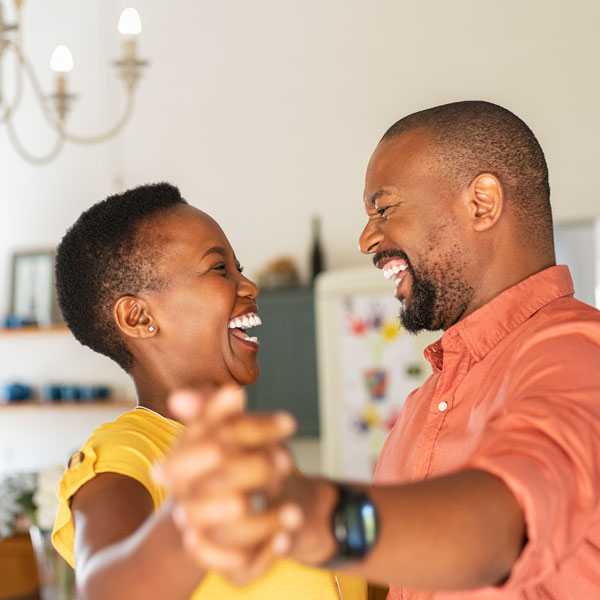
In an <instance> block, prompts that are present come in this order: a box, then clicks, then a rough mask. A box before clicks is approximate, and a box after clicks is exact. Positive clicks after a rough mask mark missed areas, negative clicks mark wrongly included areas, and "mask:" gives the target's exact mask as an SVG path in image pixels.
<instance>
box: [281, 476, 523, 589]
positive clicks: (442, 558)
mask: <svg viewBox="0 0 600 600" xmlns="http://www.w3.org/2000/svg"><path fill="white" fill-rule="evenodd" d="M306 483H307V485H306V486H302V485H301V484H300V486H299V488H298V489H299V490H301V489H302V488H303V487H304V490H303V491H296V492H293V491H292V494H293V495H296V496H298V501H299V502H300V503H301V504H302V505H303V506H304V507H305V508H306V510H305V514H306V518H307V521H306V523H305V526H304V527H303V529H302V531H301V533H300V535H299V536H298V537H297V539H296V541H295V544H294V547H293V550H292V555H293V556H294V557H295V558H297V559H298V560H301V561H303V562H308V563H311V564H318V563H321V562H323V561H324V560H326V559H327V558H329V556H331V553H332V551H333V550H332V549H333V548H335V540H334V538H333V535H332V533H331V527H330V522H329V520H330V518H331V513H332V510H333V507H334V505H335V502H336V497H337V495H336V492H335V488H334V486H333V485H332V484H331V482H328V481H327V480H319V479H313V480H311V481H310V483H309V482H308V481H307V482H306ZM360 487H364V489H365V490H366V491H367V493H368V494H369V496H370V497H371V498H372V500H373V501H374V503H375V506H376V508H377V511H378V514H379V536H378V540H377V542H376V544H375V546H374V547H373V548H372V550H371V551H370V553H369V554H368V556H367V558H366V559H365V560H363V561H362V562H360V563H349V564H348V566H347V567H346V570H348V571H349V572H351V573H352V574H354V575H358V576H360V577H363V578H365V579H368V580H370V581H373V582H379V583H382V584H391V585H397V586H402V587H407V588H412V589H436V590H440V589H469V588H477V587H483V586H486V585H494V584H497V583H499V582H501V581H502V580H503V579H505V578H506V577H507V576H508V575H509V573H510V570H511V567H512V565H513V564H514V562H515V560H516V559H517V558H518V556H519V554H520V552H521V550H522V547H523V541H524V538H525V524H524V518H523V514H522V511H521V509H520V507H519V506H518V504H517V502H516V500H515V498H514V496H513V495H512V493H511V492H510V490H509V489H508V488H507V487H506V485H505V484H504V483H503V482H502V481H501V480H500V479H498V478H497V477H495V476H493V475H490V474H489V473H486V472H483V471H476V470H472V471H462V472H458V473H455V474H451V475H447V476H444V477H439V478H435V479H430V480H426V481H423V482H418V483H411V484H407V485H390V486H381V485H379V486H377V485H376V486H372V487H367V486H360ZM307 489H308V490H309V491H308V492H307Z"/></svg>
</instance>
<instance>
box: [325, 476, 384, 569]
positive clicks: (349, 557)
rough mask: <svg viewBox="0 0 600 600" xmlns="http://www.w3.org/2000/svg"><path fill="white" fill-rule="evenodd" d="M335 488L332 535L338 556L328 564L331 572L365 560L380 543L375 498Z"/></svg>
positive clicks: (343, 485)
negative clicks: (335, 499) (332, 569)
mask: <svg viewBox="0 0 600 600" xmlns="http://www.w3.org/2000/svg"><path fill="white" fill-rule="evenodd" d="M335 486H336V488H337V491H338V502H337V504H336V506H335V508H334V509H333V514H332V515H331V531H332V533H333V537H334V538H335V540H336V542H337V553H336V554H335V555H334V556H333V557H332V558H330V559H329V560H328V561H327V562H326V563H325V565H324V566H326V567H328V568H332V567H339V566H341V565H343V564H345V563H348V562H354V561H359V560H362V559H363V558H365V557H366V556H367V554H368V553H369V551H370V550H371V548H372V547H373V545H374V544H375V542H376V541H377V534H378V530H379V519H378V516H377V509H376V508H375V505H374V504H373V501H372V500H371V498H369V496H368V495H367V494H366V493H365V492H363V491H362V490H359V489H357V488H353V487H351V486H349V485H345V484H342V483H337V484H335Z"/></svg>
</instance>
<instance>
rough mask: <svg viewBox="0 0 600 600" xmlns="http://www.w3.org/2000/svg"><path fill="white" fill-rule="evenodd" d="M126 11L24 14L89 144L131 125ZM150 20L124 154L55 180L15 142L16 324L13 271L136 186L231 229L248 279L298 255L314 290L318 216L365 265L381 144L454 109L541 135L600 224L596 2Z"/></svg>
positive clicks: (91, 5)
mask: <svg viewBox="0 0 600 600" xmlns="http://www.w3.org/2000/svg"><path fill="white" fill-rule="evenodd" d="M5 1H6V0H5ZM126 5H127V2H126V0H110V1H105V2H101V1H100V0H86V1H85V2H81V0H28V1H27V2H25V3H24V7H25V17H26V24H25V28H24V29H25V31H24V34H25V38H26V41H27V44H26V46H27V49H28V52H29V55H30V56H31V58H32V60H33V61H34V63H35V64H36V66H37V67H38V71H39V72H40V73H43V74H44V75H43V78H44V80H45V84H46V85H47V86H50V85H51V78H50V73H49V69H48V68H47V62H48V57H49V55H50V52H51V50H52V48H53V47H54V45H55V44H58V43H60V42H64V43H68V44H69V45H70V46H71V49H72V51H73V53H74V56H75V61H76V68H75V70H74V71H73V73H72V78H71V79H72V83H73V87H74V89H76V91H77V92H78V93H80V98H79V100H78V101H77V104H76V106H75V108H74V110H73V113H72V116H71V117H70V122H71V124H72V127H73V129H76V130H78V131H83V132H86V133H87V132H92V131H95V130H99V129H102V128H103V127H104V126H105V125H107V124H108V123H109V122H110V118H111V117H114V116H116V114H117V112H118V109H119V107H120V103H121V101H122V96H121V90H120V87H119V85H118V83H117V82H116V81H115V80H114V78H113V77H112V76H113V73H112V71H111V68H109V66H108V61H109V60H110V59H112V58H114V57H115V56H116V54H117V53H118V52H119V40H118V39H117V38H118V34H117V33H116V28H115V23H116V21H117V19H118V15H119V12H120V10H121V9H122V8H123V7H124V6H126ZM136 6H137V7H138V9H139V10H140V13H141V15H142V18H143V22H144V32H143V34H142V38H141V44H140V45H141V52H142V54H143V55H144V56H146V57H148V58H149V59H150V60H151V61H152V66H151V68H150V69H149V70H148V72H147V73H146V75H145V77H144V79H143V81H142V82H141V85H140V88H139V94H138V98H137V110H136V112H135V114H134V117H133V120H132V122H131V123H130V125H129V127H128V128H127V129H126V130H125V132H124V133H123V135H122V136H120V137H119V138H118V139H117V141H116V142H115V143H114V144H104V145H101V146H96V147H92V148H85V147H83V148H82V147H75V146H69V147H68V148H67V150H66V151H65V152H64V153H63V155H62V156H61V158H60V159H59V160H58V161H56V162H55V163H53V164H52V165H51V166H49V167H43V168H39V167H29V166H28V165H26V164H24V163H23V162H21V160H20V159H19V158H17V157H16V156H15V154H14V153H13V152H12V150H11V149H10V148H9V146H8V144H7V141H6V133H5V131H4V130H3V129H2V128H0V201H1V202H2V213H1V214H2V220H1V221H0V289H2V290H3V292H4V293H3V294H1V296H0V312H3V309H4V310H5V309H6V305H7V277H8V259H7V256H8V254H9V253H10V252H11V251H12V250H13V249H14V248H17V247H28V246H32V245H33V246H39V245H40V244H43V245H52V244H54V243H56V242H57V241H58V240H59V238H60V236H61V234H62V233H63V231H64V229H65V228H66V226H67V225H68V224H69V223H70V222H72V221H73V220H74V218H75V216H76V215H77V214H78V213H79V212H80V211H81V209H83V208H84V207H86V206H87V205H89V204H90V203H91V202H93V201H95V200H97V199H100V198H102V197H103V196H105V195H106V194H107V193H109V192H111V191H112V182H113V179H114V178H115V177H117V176H122V177H123V180H124V181H125V184H126V185H134V184H138V183H141V182H145V181H150V180H160V179H167V180H170V181H172V182H174V183H176V184H178V185H179V186H180V187H181V189H182V191H183V193H184V195H185V196H186V197H187V198H188V199H189V200H190V201H191V202H193V203H194V204H196V205H198V206H199V207H201V208H204V209H206V210H207V211H208V212H210V213H211V214H213V215H214V216H215V217H216V218H217V219H218V220H220V221H221V222H222V224H223V226H224V228H225V229H226V231H227V232H228V234H229V236H230V238H231V240H232V242H233V244H234V247H235V248H236V250H237V253H238V254H239V257H240V259H241V260H242V262H243V263H245V264H246V266H247V268H248V270H249V272H256V271H257V270H258V269H260V268H261V267H262V266H263V265H264V264H265V263H266V262H267V261H268V260H269V259H270V258H272V257H274V256H276V255H278V254H290V255H292V256H294V257H295V258H296V259H297V261H298V263H299V265H300V266H301V267H302V269H303V271H304V272H305V271H306V263H307V250H308V244H309V217H310V215H311V214H312V213H314V212H318V213H320V214H321V215H322V216H323V220H324V224H323V229H324V237H325V240H324V242H325V247H326V250H327V256H328V262H329V265H330V266H334V267H340V266H346V265H351V264H362V263H363V262H364V260H363V259H362V258H361V257H360V256H359V254H358V253H357V251H356V238H357V235H358V233H359V231H360V228H361V225H362V223H363V216H362V208H361V192H362V189H361V188H362V180H363V174H364V168H365V165H366V161H367V159H368V157H369V154H370V152H371V151H372V149H373V147H374V145H375V144H376V142H377V140H378V138H379V136H380V135H381V134H382V133H383V131H384V130H385V129H386V128H387V126H389V125H390V124H391V123H392V122H393V121H395V120H396V119H397V118H399V117H401V116H403V115H404V114H406V113H407V112H410V111H413V110H416V109H419V108H423V107H426V106H430V105H434V104H438V103H442V102H446V101H451V100H456V99H463V98H484V99H489V100H493V101H497V102H499V103H501V104H504V105H506V106H507V107H509V108H511V109H513V110H515V111H516V112H517V113H518V114H519V115H521V116H522V117H523V118H524V119H525V120H526V121H527V122H528V123H529V124H530V125H531V126H532V128H533V130H534V131H535V132H536V133H537V134H538V136H539V138H540V140H541V141H542V144H543V146H544V148H545V150H546V153H547V156H548V161H549V164H550V170H551V182H552V187H553V200H554V205H555V212H556V215H557V217H558V218H560V219H572V218H582V217H586V216H590V215H597V214H598V213H599V212H600V206H599V201H598V197H597V194H596V193H595V189H594V187H593V186H590V185H589V181H590V173H594V171H595V168H596V161H597V152H596V147H595V144H594V142H595V140H596V139H597V138H598V137H599V134H600V119H599V118H598V116H597V107H598V105H599V104H600V80H599V79H598V77H596V73H597V57H598V56H599V55H600V38H599V36H598V35H597V23H598V22H599V20H600V3H598V2H596V1H595V0H576V1H572V2H569V3H565V2H563V1H562V0H529V1H528V2H526V3H524V2H521V1H520V0H505V1H504V2H501V3H500V2H492V1H485V0H484V1H482V0H453V1H451V2H447V1H444V0H423V1H421V2H400V1H397V0H394V1H392V0H389V1H385V0H379V1H377V2H368V1H367V0H361V1H358V0H327V1H322V0H304V1H303V2H289V1H287V2H286V1H284V2H282V1H281V0H255V1H253V2H251V3H250V2H245V1H243V0H203V1H202V2H198V1H194V0H178V1H177V2H171V3H168V4H165V3H164V2H159V1H158V0H138V1H137V2H136ZM107 91H108V92H109V93H107ZM26 108H27V110H26V111H23V114H21V115H20V118H19V124H20V126H21V128H22V129H23V130H24V133H25V134H27V139H28V141H29V143H30V145H31V146H32V147H37V148H43V147H46V144H47V142H48V141H49V140H47V139H46V137H45V134H44V135H42V132H43V131H44V128H43V127H42V123H41V121H40V119H39V117H37V116H36V115H35V113H34V112H32V111H30V110H29V107H26ZM38 135H39V136H40V139H37V136H38Z"/></svg>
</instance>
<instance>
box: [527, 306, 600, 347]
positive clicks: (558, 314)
mask: <svg viewBox="0 0 600 600" xmlns="http://www.w3.org/2000/svg"><path fill="white" fill-rule="evenodd" d="M581 328H586V329H588V333H589V334H592V335H593V334H595V335H598V336H600V310H598V309H597V308H595V307H593V306H590V305H589V304H585V303H584V302H581V301H580V300H577V299H576V298H573V297H570V296H566V297H562V298H557V299H556V300H553V301H552V302H549V303H548V304H546V305H545V306H543V307H542V308H540V309H539V310H538V311H537V312H535V313H534V314H533V315H532V316H531V317H530V318H529V319H528V320H527V321H526V322H525V323H524V324H523V329H524V330H525V331H529V332H530V333H533V332H536V331H548V330H550V329H552V330H554V331H555V332H556V333H559V332H561V333H563V334H564V333H568V332H569V331H571V332H573V333H576V332H578V331H580V330H581ZM599 341H600V338H599Z"/></svg>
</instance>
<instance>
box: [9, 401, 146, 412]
mask: <svg viewBox="0 0 600 600" xmlns="http://www.w3.org/2000/svg"><path fill="white" fill-rule="evenodd" d="M135 405H136V401H135V399H134V398H115V399H113V400H106V401H98V402H29V401H26V402H8V403H0V411H2V410H23V411H25V410H92V409H99V408H100V409H102V408H123V409H130V408H134V407H135Z"/></svg>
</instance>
